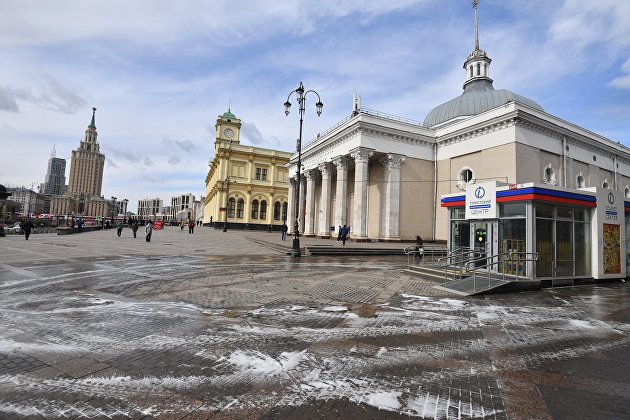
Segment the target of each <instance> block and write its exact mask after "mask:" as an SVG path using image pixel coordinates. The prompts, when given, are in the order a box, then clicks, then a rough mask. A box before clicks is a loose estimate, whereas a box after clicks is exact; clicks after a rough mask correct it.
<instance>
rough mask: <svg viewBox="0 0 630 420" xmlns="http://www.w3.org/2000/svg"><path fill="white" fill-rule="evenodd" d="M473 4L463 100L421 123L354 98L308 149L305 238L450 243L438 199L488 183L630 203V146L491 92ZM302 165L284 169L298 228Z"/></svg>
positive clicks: (294, 159)
mask: <svg viewBox="0 0 630 420" xmlns="http://www.w3.org/2000/svg"><path fill="white" fill-rule="evenodd" d="M473 5H474V12H475V13H474V18H475V35H474V48H473V51H472V52H471V54H470V55H469V56H468V57H467V58H466V60H465V61H464V65H463V69H464V84H463V92H462V94H461V95H459V96H457V97H456V98H453V99H452V100H450V101H448V102H446V103H444V104H440V105H438V106H436V107H435V108H434V109H433V110H431V111H430V112H429V113H428V115H426V117H425V118H424V120H423V122H419V121H412V120H408V119H404V118H399V117H396V116H392V115H388V114H386V113H382V112H376V111H372V110H369V109H362V108H361V106H360V100H359V98H358V97H357V98H355V101H354V108H353V110H352V113H351V115H350V116H348V117H347V118H345V119H344V120H342V121H340V122H339V123H337V124H335V125H334V126H333V127H331V128H330V129H328V130H326V131H324V132H322V133H320V134H319V135H318V136H317V138H316V139H314V140H312V141H311V142H309V143H307V144H306V145H305V146H304V147H303V150H302V165H303V168H304V170H303V173H304V175H305V176H303V177H302V179H301V185H300V186H299V188H300V194H299V197H300V201H301V203H300V206H299V207H300V215H299V218H300V220H299V226H300V229H301V232H302V233H303V234H304V235H307V236H321V237H328V236H330V235H331V227H333V229H334V231H333V232H332V233H333V234H334V235H336V232H337V229H338V227H339V226H340V225H344V224H347V225H349V226H351V234H350V236H351V239H352V240H356V241H366V240H371V241H399V240H413V239H414V238H415V237H416V235H420V236H421V237H422V238H423V239H425V240H432V239H433V240H438V241H440V240H443V241H446V240H447V239H448V238H449V234H450V233H449V232H451V225H450V222H449V205H447V204H444V203H443V202H442V200H441V197H442V196H444V195H448V194H455V195H457V194H460V195H463V194H465V191H466V188H467V187H469V186H471V185H476V184H478V183H482V182H501V183H504V184H506V185H518V184H525V183H540V184H543V185H547V186H549V187H550V188H557V187H560V188H563V189H570V190H577V189H579V188H589V187H595V188H598V189H608V190H617V191H621V193H622V195H623V196H625V197H630V153H629V152H630V150H629V149H628V148H626V147H625V146H623V145H621V144H620V143H619V142H617V141H612V140H610V139H607V138H604V137H603V136H600V135H598V134H596V133H593V132H591V131H589V130H587V129H584V128H582V127H579V126H577V125H575V124H572V123H570V122H568V121H565V120H563V119H562V118H559V117H557V116H554V115H551V114H549V113H546V112H545V111H544V109H543V107H542V106H541V105H539V104H538V103H536V102H535V101H533V100H531V99H529V98H526V97H524V96H521V95H518V94H516V93H514V92H511V91H509V90H503V89H495V88H494V86H493V80H492V79H491V78H490V63H491V59H490V57H489V56H488V54H487V53H486V52H485V51H483V50H481V49H480V47H479V36H478V25H477V2H476V1H475V2H473ZM296 166H297V155H296V154H294V155H293V156H292V157H291V160H290V162H289V165H288V169H289V174H290V180H289V215H288V219H289V220H295V215H294V210H293V209H294V204H293V203H294V200H295V197H296V192H297V188H298V185H297V184H296V169H297V168H296ZM460 201H461V200H460ZM288 225H289V229H290V230H293V223H288ZM451 233H452V232H451ZM530 240H531V241H534V240H535V238H530Z"/></svg>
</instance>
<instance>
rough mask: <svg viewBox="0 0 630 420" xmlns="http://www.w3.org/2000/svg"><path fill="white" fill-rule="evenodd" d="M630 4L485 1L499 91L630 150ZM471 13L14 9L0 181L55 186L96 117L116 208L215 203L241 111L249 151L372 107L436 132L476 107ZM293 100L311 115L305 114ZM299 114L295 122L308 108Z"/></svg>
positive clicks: (394, 7) (272, 6)
mask: <svg viewBox="0 0 630 420" xmlns="http://www.w3.org/2000/svg"><path fill="white" fill-rule="evenodd" d="M628 28H630V0H597V1H587V0H581V1H580V0H528V1H504V0H480V2H479V38H480V47H481V49H483V50H485V51H486V52H487V53H488V55H489V56H490V58H491V59H492V60H493V61H492V64H491V66H490V76H491V77H492V79H493V80H494V87H495V89H508V90H511V91H513V92H516V93H518V94H521V95H524V96H526V97H529V98H531V99H533V100H535V101H536V102H538V103H539V104H540V105H541V106H542V107H543V108H544V109H545V111H546V112H548V113H550V114H552V115H555V116H557V117H559V118H562V119H564V120H566V121H569V122H571V123H573V124H576V125H578V126H580V127H583V128H586V129H588V130H590V131H592V132H595V133H597V134H600V135H602V136H604V137H607V138H609V139H611V140H613V141H618V142H621V143H622V144H625V145H626V146H630V29H628ZM473 47H474V11H473V8H472V4H471V1H470V0H387V1H385V0H378V1H377V0H344V1H338V0H317V1H311V0H285V1H267V0H260V1H255V0H212V1H203V0H182V1H177V2H174V1H171V0H134V1H128V0H108V1H96V0H94V1H86V0H59V1H55V2H42V1H39V0H0V63H1V64H2V65H0V184H4V185H6V186H26V187H29V188H30V186H31V185H35V186H37V185H38V184H39V183H42V182H43V181H44V178H45V175H46V169H47V164H48V159H49V158H50V155H51V151H52V149H53V146H54V147H55V149H56V156H57V157H61V158H66V159H67V160H68V162H67V170H66V182H67V178H68V176H69V170H70V156H71V153H72V150H73V149H76V148H78V147H79V143H80V141H81V139H82V138H83V136H84V133H85V130H86V128H87V126H88V125H89V123H90V119H91V116H92V107H96V108H97V111H96V127H97V130H98V142H99V144H100V147H101V152H102V153H104V154H105V157H106V162H105V172H104V179H103V189H102V194H103V196H105V197H107V198H109V197H111V196H116V197H118V198H119V199H122V198H127V199H128V200H129V210H131V211H136V209H137V202H138V200H140V199H142V198H154V197H159V198H161V199H162V200H164V203H165V204H170V200H171V197H174V196H176V195H178V194H184V193H193V194H195V196H197V197H199V196H201V195H202V194H204V191H205V185H204V183H205V177H206V175H207V173H208V164H209V162H210V161H211V160H212V158H213V144H214V135H215V132H214V124H215V123H216V119H217V116H219V115H221V114H223V113H224V112H225V111H227V109H228V107H230V109H231V111H232V112H233V113H234V114H235V115H236V116H237V117H238V118H240V119H241V122H242V129H241V130H242V131H241V143H242V144H245V145H253V146H257V147H264V148H270V149H277V150H283V151H295V150H294V148H295V139H296V138H297V135H298V124H299V120H298V116H297V111H296V110H295V109H294V110H293V112H292V113H291V114H290V115H289V116H288V117H286V116H285V114H284V106H283V104H284V102H285V101H286V100H287V96H288V95H289V93H291V92H292V91H293V90H295V89H296V88H297V87H298V85H299V83H300V81H302V82H303V83H304V86H305V88H306V89H313V90H315V91H316V92H317V93H319V94H320V96H321V99H322V101H323V103H324V109H323V113H322V115H321V116H320V117H317V115H316V113H315V106H314V102H315V101H309V102H308V103H307V110H306V116H305V118H304V136H303V137H304V142H305V143H306V142H308V141H309V140H310V139H312V138H314V137H315V136H316V135H317V133H318V132H323V131H325V130H326V129H327V128H329V127H331V126H332V125H334V124H335V123H337V122H338V121H340V120H342V119H344V118H345V117H347V116H348V115H350V113H351V111H352V97H353V93H354V92H355V91H356V92H357V93H358V94H359V95H360V96H361V105H362V108H368V109H371V110H375V111H380V112H384V113H388V114H392V115H396V116H400V117H404V118H408V119H412V120H416V121H423V120H424V118H425V116H426V115H427V113H428V112H429V111H430V110H431V109H433V108H434V107H435V106H437V105H439V104H441V103H443V102H446V101H448V100H450V99H452V98H454V97H456V96H458V95H460V94H461V93H462V84H463V82H464V80H465V74H464V70H463V68H462V66H463V63H464V61H465V60H466V58H467V56H468V54H470V52H471V51H472V50H473ZM293 102H295V101H293ZM293 108H296V107H295V106H294V107H293Z"/></svg>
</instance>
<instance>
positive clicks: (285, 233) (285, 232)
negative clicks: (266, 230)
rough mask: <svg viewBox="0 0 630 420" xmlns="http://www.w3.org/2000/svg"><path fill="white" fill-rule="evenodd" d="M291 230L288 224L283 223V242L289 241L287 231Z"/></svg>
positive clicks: (281, 230) (281, 229)
mask: <svg viewBox="0 0 630 420" xmlns="http://www.w3.org/2000/svg"><path fill="white" fill-rule="evenodd" d="M288 230H289V227H288V226H287V222H285V221H282V227H281V228H280V232H282V240H283V241H286V240H287V231H288Z"/></svg>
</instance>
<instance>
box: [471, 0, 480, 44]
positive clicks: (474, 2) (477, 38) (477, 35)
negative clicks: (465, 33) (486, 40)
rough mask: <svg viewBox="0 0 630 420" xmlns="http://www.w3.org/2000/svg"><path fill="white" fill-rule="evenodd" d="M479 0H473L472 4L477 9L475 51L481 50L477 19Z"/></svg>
mask: <svg viewBox="0 0 630 420" xmlns="http://www.w3.org/2000/svg"><path fill="white" fill-rule="evenodd" d="M478 4H479V0H473V2H472V5H473V9H475V51H479V21H478V19H477V5H478Z"/></svg>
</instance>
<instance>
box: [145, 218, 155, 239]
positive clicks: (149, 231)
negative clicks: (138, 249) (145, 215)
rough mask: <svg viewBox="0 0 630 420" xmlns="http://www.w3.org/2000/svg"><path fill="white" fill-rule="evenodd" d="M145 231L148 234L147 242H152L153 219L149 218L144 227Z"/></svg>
mask: <svg viewBox="0 0 630 420" xmlns="http://www.w3.org/2000/svg"><path fill="white" fill-rule="evenodd" d="M144 233H146V234H147V238H146V239H147V242H151V234H152V233H153V222H152V221H151V220H149V221H148V222H147V225H146V226H145V227H144Z"/></svg>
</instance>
